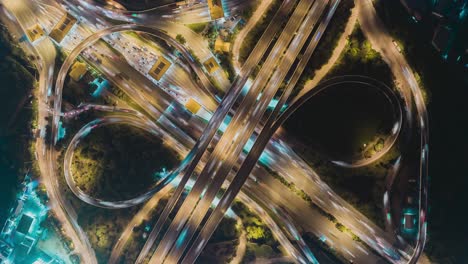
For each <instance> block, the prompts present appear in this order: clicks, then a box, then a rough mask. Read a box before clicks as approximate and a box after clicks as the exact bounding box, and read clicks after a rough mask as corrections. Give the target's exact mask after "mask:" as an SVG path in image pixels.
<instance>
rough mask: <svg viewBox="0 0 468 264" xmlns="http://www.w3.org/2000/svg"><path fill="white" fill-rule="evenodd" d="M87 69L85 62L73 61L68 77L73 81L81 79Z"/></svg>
mask: <svg viewBox="0 0 468 264" xmlns="http://www.w3.org/2000/svg"><path fill="white" fill-rule="evenodd" d="M86 71H87V68H86V64H85V63H83V62H80V61H77V62H75V64H73V66H72V69H71V71H70V77H71V78H72V79H73V80H74V81H75V82H77V81H79V80H81V78H82V77H83V75H85V73H86Z"/></svg>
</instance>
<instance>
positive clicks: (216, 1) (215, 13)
mask: <svg viewBox="0 0 468 264" xmlns="http://www.w3.org/2000/svg"><path fill="white" fill-rule="evenodd" d="M207 2H208V7H209V9H210V16H211V19H213V20H216V19H220V18H223V17H224V10H223V5H222V3H221V0H207Z"/></svg>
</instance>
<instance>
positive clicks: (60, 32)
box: [49, 13, 77, 43]
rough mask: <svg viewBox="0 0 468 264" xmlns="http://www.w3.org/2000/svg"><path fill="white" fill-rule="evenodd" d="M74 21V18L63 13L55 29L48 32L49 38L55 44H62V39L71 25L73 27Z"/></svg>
mask: <svg viewBox="0 0 468 264" xmlns="http://www.w3.org/2000/svg"><path fill="white" fill-rule="evenodd" d="M76 21H77V20H76V18H75V17H74V16H72V15H70V14H69V13H65V15H64V16H63V17H62V18H61V19H60V21H59V22H58V23H57V25H55V27H54V28H53V29H52V30H51V31H50V34H49V36H50V37H51V38H52V39H54V40H55V41H56V42H57V43H60V42H62V40H63V38H65V36H66V35H67V33H68V32H69V31H70V29H71V28H72V27H73V25H75V23H76Z"/></svg>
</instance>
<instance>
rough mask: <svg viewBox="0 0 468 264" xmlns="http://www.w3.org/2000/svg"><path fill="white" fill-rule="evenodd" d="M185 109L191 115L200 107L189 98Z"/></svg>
mask: <svg viewBox="0 0 468 264" xmlns="http://www.w3.org/2000/svg"><path fill="white" fill-rule="evenodd" d="M185 108H187V110H189V111H190V112H191V113H192V114H196V113H198V111H199V110H200V108H201V105H200V104H199V103H198V102H197V101H195V100H193V99H192V98H190V99H189V100H188V101H187V103H186V104H185Z"/></svg>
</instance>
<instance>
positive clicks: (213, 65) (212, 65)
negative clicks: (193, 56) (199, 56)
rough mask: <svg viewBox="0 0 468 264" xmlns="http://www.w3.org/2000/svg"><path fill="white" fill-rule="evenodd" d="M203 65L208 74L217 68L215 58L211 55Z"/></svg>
mask: <svg viewBox="0 0 468 264" xmlns="http://www.w3.org/2000/svg"><path fill="white" fill-rule="evenodd" d="M203 66H205V68H206V70H207V71H208V72H209V73H210V74H212V73H214V72H215V71H217V70H218V69H219V65H218V63H217V62H216V60H215V59H214V58H213V57H211V58H209V59H207V60H206V61H205V62H204V63H203Z"/></svg>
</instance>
